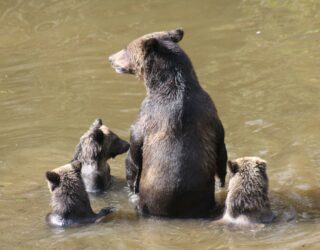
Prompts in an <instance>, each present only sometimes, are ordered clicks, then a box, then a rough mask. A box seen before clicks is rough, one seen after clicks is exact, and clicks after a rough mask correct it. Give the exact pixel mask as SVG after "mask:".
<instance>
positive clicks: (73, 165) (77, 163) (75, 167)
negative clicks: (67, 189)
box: [71, 161, 82, 173]
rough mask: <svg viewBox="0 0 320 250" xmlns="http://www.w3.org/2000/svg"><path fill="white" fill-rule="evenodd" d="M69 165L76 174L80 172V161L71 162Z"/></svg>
mask: <svg viewBox="0 0 320 250" xmlns="http://www.w3.org/2000/svg"><path fill="white" fill-rule="evenodd" d="M71 165H72V167H73V169H74V170H75V171H76V172H79V173H80V172H81V168H82V164H81V162H80V161H73V162H71Z"/></svg>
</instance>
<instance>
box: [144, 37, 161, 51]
mask: <svg viewBox="0 0 320 250" xmlns="http://www.w3.org/2000/svg"><path fill="white" fill-rule="evenodd" d="M159 46H160V45H159V41H158V40H157V38H150V39H148V40H146V41H145V42H144V43H143V45H142V49H143V51H144V54H148V53H149V52H151V51H157V50H158V49H159Z"/></svg>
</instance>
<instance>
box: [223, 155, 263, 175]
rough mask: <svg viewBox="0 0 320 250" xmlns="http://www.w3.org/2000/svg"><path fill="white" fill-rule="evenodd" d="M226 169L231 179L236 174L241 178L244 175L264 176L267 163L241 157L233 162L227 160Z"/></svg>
mask: <svg viewBox="0 0 320 250" xmlns="http://www.w3.org/2000/svg"><path fill="white" fill-rule="evenodd" d="M228 169H229V172H230V176H231V177H233V176H235V175H236V174H239V175H240V176H241V175H243V174H246V173H249V174H254V173H257V174H263V175H266V169H267V162H266V161H265V160H263V159H261V158H259V157H254V156H252V157H243V158H238V159H236V160H233V161H230V160H229V161H228Z"/></svg>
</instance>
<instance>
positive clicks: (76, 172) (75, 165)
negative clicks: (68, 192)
mask: <svg viewBox="0 0 320 250" xmlns="http://www.w3.org/2000/svg"><path fill="white" fill-rule="evenodd" d="M46 178H47V182H48V187H49V190H50V192H51V193H53V192H56V191H58V190H61V191H62V192H63V190H64V189H68V186H69V185H70V186H74V183H78V182H79V181H80V182H81V163H80V162H79V161H73V162H71V163H69V164H66V165H64V166H61V167H59V168H56V169H54V170H52V171H47V172H46Z"/></svg>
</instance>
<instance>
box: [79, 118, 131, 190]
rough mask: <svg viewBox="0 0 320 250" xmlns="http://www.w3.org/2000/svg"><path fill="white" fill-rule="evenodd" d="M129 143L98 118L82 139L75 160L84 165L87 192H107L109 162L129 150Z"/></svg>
mask: <svg viewBox="0 0 320 250" xmlns="http://www.w3.org/2000/svg"><path fill="white" fill-rule="evenodd" d="M129 146H130V145H129V143H127V142H126V141H124V140H122V139H120V138H119V137H118V136H117V135H116V134H114V133H113V132H112V131H111V130H109V128H108V127H106V126H105V125H103V124H102V120H101V119H99V118H97V119H96V120H95V121H94V122H93V124H92V125H91V127H90V128H89V130H88V131H87V132H86V133H85V134H84V135H83V136H82V137H81V139H80V143H79V144H78V145H77V147H76V151H75V154H74V157H73V160H79V161H80V162H81V163H82V170H81V176H82V179H83V181H84V184H85V187H86V190H87V192H91V193H97V192H103V191H105V190H106V189H107V188H108V187H109V186H110V184H111V175H110V166H109V164H108V163H107V160H109V159H110V158H114V157H116V156H117V155H119V154H123V153H125V152H126V151H127V150H128V149H129Z"/></svg>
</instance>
